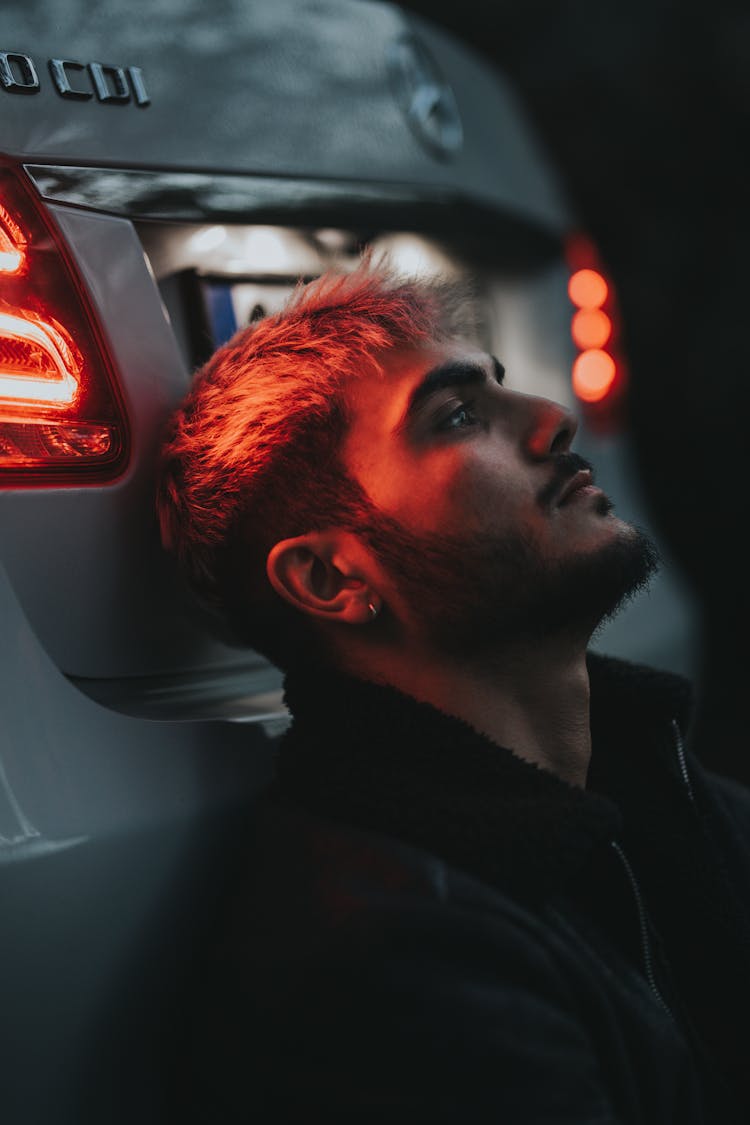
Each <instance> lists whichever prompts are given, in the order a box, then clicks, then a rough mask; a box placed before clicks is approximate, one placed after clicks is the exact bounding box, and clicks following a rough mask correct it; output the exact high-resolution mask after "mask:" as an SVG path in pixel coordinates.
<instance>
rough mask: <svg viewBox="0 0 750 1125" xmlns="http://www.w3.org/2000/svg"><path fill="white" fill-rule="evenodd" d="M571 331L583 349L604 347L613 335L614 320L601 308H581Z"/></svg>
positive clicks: (574, 319)
mask: <svg viewBox="0 0 750 1125" xmlns="http://www.w3.org/2000/svg"><path fill="white" fill-rule="evenodd" d="M570 331H571V335H572V337H573V340H574V342H575V343H576V344H577V345H578V347H579V348H581V350H585V349H586V348H603V347H604V345H605V344H606V343H607V341H608V340H609V338H610V336H611V335H612V321H611V320H610V319H609V317H608V316H607V314H606V313H604V312H602V310H601V309H579V310H578V312H577V313H576V314H575V316H574V317H573V322H572V324H571V326H570Z"/></svg>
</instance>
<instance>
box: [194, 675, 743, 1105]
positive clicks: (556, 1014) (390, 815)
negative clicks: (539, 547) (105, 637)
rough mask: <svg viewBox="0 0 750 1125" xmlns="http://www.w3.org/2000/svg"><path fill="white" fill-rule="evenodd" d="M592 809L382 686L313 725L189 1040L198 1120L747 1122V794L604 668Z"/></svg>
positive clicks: (298, 725) (276, 799) (651, 703)
mask: <svg viewBox="0 0 750 1125" xmlns="http://www.w3.org/2000/svg"><path fill="white" fill-rule="evenodd" d="M589 670H590V676H591V691H592V695H591V698H592V703H591V725H592V739H593V755H592V762H591V768H590V771H589V779H588V783H587V787H586V789H585V790H584V789H579V788H576V787H573V786H570V785H568V784H566V783H565V782H564V781H562V780H561V779H559V778H558V777H557V776H555V775H553V774H552V773H550V772H549V771H547V770H544V769H541V768H538V767H536V766H534V765H531V764H529V763H527V762H525V761H522V760H521V759H520V758H519V757H517V756H516V755H514V754H513V753H512V752H511V751H510V750H508V749H505V748H502V747H500V746H497V745H496V744H494V743H493V742H491V741H490V740H489V739H487V738H485V737H484V736H483V735H481V734H479V733H478V732H476V731H475V730H474V729H473V728H472V727H470V726H469V725H468V724H466V723H464V722H462V721H461V720H459V719H456V718H454V717H452V716H450V715H448V714H445V713H443V712H442V711H440V710H437V709H435V708H433V707H431V706H429V705H427V704H423V703H419V702H417V701H416V700H414V699H412V698H410V697H407V696H404V695H402V694H401V693H399V692H397V691H395V690H393V689H391V688H387V687H383V686H379V685H375V684H372V683H366V682H364V681H361V680H357V679H355V678H353V677H348V676H344V675H340V674H334V673H332V672H331V671H330V670H325V669H318V670H316V671H313V670H306V671H305V673H304V674H302V673H298V674H295V675H291V674H290V675H289V676H288V677H287V681H286V699H287V703H288V705H289V708H290V710H291V712H292V715H293V722H292V724H291V727H290V729H289V730H288V731H287V733H286V734H285V736H284V738H283V739H282V742H281V745H280V749H279V753H278V760H277V771H276V780H275V782H274V784H273V786H272V788H271V790H270V791H269V792H268V793H267V795H266V796H265V798H264V800H263V801H262V803H261V808H260V809H259V811H258V816H257V831H256V835H255V844H254V847H253V849H252V856H250V857H248V870H247V877H246V880H245V881H244V883H243V886H242V889H241V892H240V893H239V895H238V898H237V901H236V903H235V905H234V908H233V911H232V916H231V919H230V920H223V921H222V927H223V937H222V940H221V942H220V943H219V945H218V946H217V948H216V950H215V951H214V955H213V958H212V966H211V968H210V969H209V970H207V974H206V977H205V985H206V998H207V999H206V1004H207V1007H205V1008H201V1009H200V1015H199V1018H197V1019H196V1026H197V1027H198V1028H200V1032H199V1034H198V1037H197V1040H196V1058H197V1059H198V1060H199V1061H200V1070H201V1073H202V1075H203V1076H204V1082H203V1092H202V1094H201V1095H198V1094H196V1095H195V1098H194V1105H195V1106H200V1107H201V1108H200V1109H199V1110H198V1111H197V1114H196V1116H197V1117H198V1118H199V1119H200V1120H205V1121H212V1122H213V1121H219V1120H220V1121H221V1122H222V1123H223V1125H229V1123H230V1122H240V1121H243V1122H258V1123H259V1125H265V1123H268V1125H272V1123H277V1122H278V1123H280V1122H284V1123H285V1125H286V1123H292V1122H294V1123H297V1122H299V1123H300V1125H301V1123H302V1122H308V1121H321V1122H326V1123H327V1125H333V1123H337V1125H338V1123H343V1122H347V1123H351V1125H357V1123H362V1125H402V1123H403V1125H407V1123H409V1125H428V1123H429V1125H438V1123H445V1125H448V1123H450V1125H459V1123H461V1125H472V1123H475V1122H476V1123H479V1122H482V1123H484V1122H487V1123H489V1122H492V1123H493V1125H553V1123H554V1125H614V1123H618V1125H647V1123H648V1125H671V1123H675V1125H678V1123H679V1125H736V1123H742V1122H750V1094H749V1093H748V1082H747V1080H746V1074H747V1071H748V1069H750V792H748V791H747V790H745V789H744V788H742V787H740V786H738V785H736V784H735V783H733V782H731V781H729V780H727V779H724V778H720V777H717V776H714V775H712V774H710V773H708V772H707V771H705V770H704V769H703V768H702V767H701V766H700V764H699V763H698V762H697V761H696V760H695V759H694V758H693V757H692V756H691V755H690V754H689V753H687V752H686V751H685V750H684V747H683V741H684V738H685V732H686V730H687V729H688V728H689V721H690V693H689V689H688V685H687V684H686V683H685V681H683V680H682V679H681V678H679V677H676V676H674V675H671V674H669V673H663V672H655V671H653V670H650V669H647V668H644V667H641V666H638V665H634V664H630V663H625V662H623V661H620V660H615V659H612V658H607V657H603V656H597V655H591V656H590V657H589Z"/></svg>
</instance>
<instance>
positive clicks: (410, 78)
mask: <svg viewBox="0 0 750 1125" xmlns="http://www.w3.org/2000/svg"><path fill="white" fill-rule="evenodd" d="M387 62H388V69H389V71H390V75H391V80H392V82H393V87H394V92H395V94H396V98H397V100H398V103H399V105H400V106H401V109H402V111H403V114H404V116H405V118H406V120H407V122H408V124H409V128H410V129H411V131H412V132H413V133H414V135H415V137H416V138H417V139H418V140H419V141H420V142H421V143H422V144H423V145H424V146H425V148H426V149H427V150H428V151H429V152H430V153H432V155H433V156H437V157H440V158H442V159H444V160H445V159H448V158H450V157H452V156H454V155H455V154H456V153H457V152H458V151H459V150H460V148H461V146H462V144H463V139H464V133H463V127H462V125H461V116H460V114H459V112H458V105H457V103H456V98H455V95H454V93H453V90H452V89H451V88H450V86H449V85H448V83H447V81H446V80H445V79H444V78H443V76H442V74H441V73H440V70H439V69H438V66H437V63H436V62H435V60H434V59H433V57H432V55H431V54H430V53H429V51H428V50H427V48H426V47H425V45H424V44H423V43H421V42H420V41H419V40H418V39H416V38H415V37H414V36H413V35H406V36H403V37H401V38H399V39H397V40H396V41H395V42H394V43H391V45H390V47H389V48H388V54H387Z"/></svg>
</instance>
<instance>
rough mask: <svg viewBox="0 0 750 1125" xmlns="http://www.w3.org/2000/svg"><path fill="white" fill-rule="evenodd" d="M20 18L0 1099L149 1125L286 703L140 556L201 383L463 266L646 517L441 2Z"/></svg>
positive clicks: (627, 641)
mask: <svg viewBox="0 0 750 1125" xmlns="http://www.w3.org/2000/svg"><path fill="white" fill-rule="evenodd" d="M3 17H4V18H3V21H2V37H3V38H2V42H0V103H2V114H1V115H0V154H1V155H0V506H1V510H2V522H1V523H0V528H1V529H2V530H1V533H0V534H1V536H2V538H1V554H0V620H1V621H2V636H3V644H2V647H1V648H0V660H1V661H2V677H1V679H0V682H1V683H2V725H1V727H0V901H2V914H3V925H2V929H1V933H2V937H0V966H1V972H2V981H1V985H2V1005H3V1019H2V1037H3V1042H2V1047H1V1050H0V1057H1V1058H2V1060H3V1070H4V1078H3V1082H2V1085H0V1112H2V1116H3V1120H4V1121H5V1122H8V1125H15V1123H16V1122H21V1121H23V1122H24V1123H25V1125H31V1123H36V1122H46V1123H54V1125H58V1123H61V1122H68V1121H70V1122H76V1123H78V1125H80V1123H81V1122H88V1121H89V1120H91V1121H94V1120H96V1121H97V1122H102V1121H104V1122H107V1125H114V1123H118V1122H120V1121H125V1120H128V1121H130V1120H132V1119H133V1115H134V1114H135V1115H137V1117H136V1119H137V1120H138V1121H139V1122H140V1123H142V1125H144V1123H148V1122H151V1121H154V1122H156V1121H163V1120H165V1119H167V1118H165V1116H164V1109H163V1103H162V1100H161V1094H160V1081H161V1073H162V1069H163V1065H164V1060H165V1057H166V1055H167V1054H168V1050H169V1034H170V1022H169V1021H170V1018H172V1017H171V1015H170V1013H171V1012H172V1011H173V1009H172V1002H173V1001H174V1000H175V998H176V997H182V998H184V995H185V992H186V991H187V992H188V993H189V982H190V973H191V971H195V965H196V964H197V963H198V962H197V959H198V958H199V953H200V946H201V941H202V939H203V937H204V936H205V935H207V934H208V933H209V932H210V930H211V927H212V926H213V925H215V924H219V922H218V921H216V919H219V918H220V913H219V911H220V904H221V901H222V894H223V893H224V892H225V890H226V888H227V887H228V886H229V885H230V883H231V877H232V857H233V855H234V854H236V852H237V850H238V849H240V848H241V846H242V840H243V836H244V832H245V831H246V828H247V825H248V822H249V819H250V818H249V810H250V808H251V804H252V798H253V795H254V794H255V793H257V791H258V789H259V788H260V787H261V786H262V785H263V784H264V782H265V781H266V779H267V778H268V776H269V773H270V769H271V762H272V754H273V747H274V740H275V738H276V737H277V735H278V733H279V731H280V730H282V729H283V727H284V724H285V722H286V713H285V710H284V707H283V703H282V698H281V678H280V675H279V673H278V672H277V670H276V669H275V668H273V667H271V666H270V665H269V664H268V663H267V662H266V661H264V660H263V659H262V658H260V657H259V656H258V655H257V654H256V653H254V652H252V651H247V650H239V649H237V648H235V647H232V646H231V645H228V644H225V643H224V642H223V641H222V639H221V638H220V636H218V635H217V634H216V632H215V631H214V630H213V628H212V627H211V625H210V622H209V621H208V619H207V618H206V617H205V615H204V614H203V613H202V611H201V610H200V609H199V608H198V607H197V606H196V605H195V604H194V603H193V602H192V600H191V598H190V597H189V595H188V593H187V592H186V591H185V589H184V587H183V585H182V582H181V579H180V578H179V576H178V575H177V574H176V573H175V571H174V568H173V564H172V562H171V560H169V559H167V558H166V557H165V556H164V555H163V553H162V551H161V548H160V545H159V539H158V533H157V527H156V520H155V515H154V510H153V495H152V489H153V468H154V458H155V454H156V450H157V448H158V443H159V437H160V434H161V430H162V427H163V424H164V421H165V419H166V417H167V416H168V414H169V413H170V411H171V410H172V408H173V407H174V406H175V405H176V404H177V403H178V402H179V401H180V399H181V398H182V396H183V395H184V393H185V392H186V390H187V388H188V386H189V384H190V379H191V377H192V374H193V372H194V371H195V370H196V368H197V367H198V366H199V365H200V364H201V363H202V362H203V361H204V360H205V359H206V358H207V356H208V355H209V354H210V353H211V352H212V351H213V350H214V348H216V347H217V346H218V345H219V344H220V343H222V342H223V341H224V340H225V339H227V338H228V337H229V336H230V335H231V334H232V333H233V332H234V331H235V330H236V329H237V328H238V327H240V326H242V325H243V324H245V323H247V322H248V321H251V320H253V319H254V318H256V317H258V316H261V315H263V314H264V313H266V312H270V311H272V310H274V309H275V308H277V307H278V306H279V305H280V304H281V302H282V301H283V300H284V299H285V297H286V296H287V295H288V293H289V292H290V291H291V289H292V287H293V286H294V285H295V284H296V282H297V281H298V279H300V278H305V279H309V278H312V277H314V276H316V275H317V274H319V273H320V272H322V271H323V270H324V269H327V268H328V267H330V266H336V267H339V268H343V269H348V268H351V267H353V266H354V264H355V263H356V261H357V259H358V255H359V253H360V252H361V250H362V249H363V248H364V247H366V246H371V247H373V248H374V249H375V250H376V251H377V252H380V251H387V252H388V253H389V254H390V255H391V257H392V258H393V260H394V261H395V262H396V263H397V265H398V266H399V267H400V268H401V269H403V270H404V271H405V272H415V271H424V272H441V273H448V274H455V275H464V274H466V275H468V276H470V277H471V278H472V279H474V280H475V282H476V287H477V295H478V307H479V311H480V323H479V328H478V339H477V343H478V344H480V346H482V347H484V348H486V349H487V350H490V351H492V352H494V353H495V354H497V355H498V356H499V357H500V358H501V359H502V362H503V363H504V365H505V366H506V369H507V371H508V379H509V383H510V385H512V386H517V387H518V388H519V389H523V390H526V391H529V392H532V393H537V394H542V395H545V396H547V397H550V398H554V399H556V400H559V401H564V402H567V403H568V405H570V406H572V407H574V408H575V409H576V410H577V412H578V413H579V415H580V418H581V429H580V433H579V440H578V441H577V447H578V448H579V450H580V451H581V452H582V453H583V454H584V455H586V456H590V457H591V458H592V459H593V460H594V462H595V465H596V466H597V469H598V479H599V482H600V483H601V484H602V486H603V487H604V488H605V490H607V491H608V492H610V493H611V495H612V496H613V498H614V499H615V502H616V505H617V508H618V511H619V512H620V514H622V515H623V516H625V517H626V518H631V519H635V520H636V522H640V523H643V522H644V521H643V519H642V517H641V515H640V508H639V497H638V494H637V490H636V489H635V487H634V485H633V484H632V480H633V479H634V478H633V475H632V474H631V473H630V472H629V468H628V451H627V441H626V437H625V435H624V433H623V431H622V430H621V429H618V426H619V423H618V418H619V405H620V404H621V401H622V396H623V394H626V376H625V374H624V369H622V368H621V367H618V364H619V363H620V359H619V357H618V356H617V354H616V351H615V350H614V348H615V346H616V342H617V340H616V334H615V335H612V333H611V332H610V334H609V335H607V333H606V325H605V324H604V323H603V321H602V317H604V318H605V319H607V317H609V319H610V322H611V325H613V326H614V327H616V311H615V310H614V306H613V297H612V294H611V293H608V292H605V291H603V290H602V288H601V285H602V284H605V283H606V279H604V281H602V280H601V278H600V284H599V289H598V290H597V288H596V286H597V284H598V283H597V281H596V276H594V275H597V276H598V273H597V271H598V263H597V262H596V259H595V255H594V251H593V250H592V248H591V247H590V246H588V244H587V243H586V242H585V240H582V239H581V238H580V237H578V238H577V239H573V238H572V236H573V235H574V234H575V233H576V229H575V228H576V224H575V220H574V217H573V216H571V215H570V214H569V213H568V210H567V208H566V206H565V203H564V201H563V199H562V198H561V195H560V192H559V189H558V187H557V183H556V178H555V176H554V174H553V171H552V169H551V168H550V166H549V164H548V162H547V161H546V160H545V157H544V154H543V153H542V152H541V151H540V149H539V147H538V145H537V144H536V142H535V139H534V137H533V135H532V134H531V132H530V130H529V129H528V127H527V124H526V121H525V118H524V114H523V111H522V107H521V106H520V105H519V104H518V101H517V99H516V98H515V97H514V95H513V93H512V91H511V89H510V88H509V86H508V85H507V83H506V82H505V81H504V80H503V77H502V75H500V74H498V73H495V72H494V71H493V70H492V69H491V68H490V67H489V65H488V64H487V63H486V62H482V61H481V60H480V59H479V58H478V57H476V56H475V55H474V54H472V53H471V52H470V51H469V50H468V49H466V48H465V47H463V46H461V45H459V43H458V42H456V41H454V40H453V39H451V38H450V37H448V36H447V35H446V34H445V33H443V32H441V31H439V30H438V29H437V28H435V27H433V26H431V25H430V24H429V23H427V22H424V21H423V20H421V19H418V18H417V17H414V16H412V15H408V14H407V13H406V12H404V11H402V10H400V9H399V8H398V7H396V6H394V5H390V4H382V3H370V2H359V3H357V4H352V3H350V2H347V0H322V2H318V3H315V4H305V3H290V2H286V0H273V2H268V0H255V2H252V0H227V2H225V3H223V4H222V5H220V6H219V7H218V8H214V7H209V6H206V5H201V4H199V3H198V2H197V0H196V2H178V0H162V2H160V3H157V4H154V5H149V6H146V5H138V4H132V3H131V4H127V5H125V4H121V3H120V4H118V3H114V2H105V3H102V4H100V5H97V6H96V7H95V8H94V9H92V8H90V6H88V5H86V4H84V3H83V2H82V0H67V2H63V0H56V2H52V0H50V2H49V3H47V4H45V3H40V4H29V3H28V2H25V3H20V2H16V0H8V2H7V3H6V4H5V6H4V9H3ZM144 21H147V23H148V33H147V34H145V33H144ZM582 271H583V272H584V273H585V271H588V274H587V276H582ZM599 273H600V271H599ZM574 275H575V276H577V278H578V280H577V282H576V284H573V281H572V280H571V278H572V277H573V276H574ZM586 282H587V283H588V284H589V288H588V289H587V288H586V284H584V283H586ZM576 285H577V288H576ZM569 286H572V288H570V292H569ZM591 286H593V289H592V288H591ZM576 294H577V296H576ZM581 312H583V313H585V314H587V315H584V316H581V315H580V314H581ZM592 313H593V314H594V315H588V314H592ZM574 314H576V315H577V318H578V319H577V329H575V331H576V332H577V335H576V337H575V339H576V340H577V341H578V343H577V344H576V343H575V342H574V338H573V337H572V336H571V318H572V316H573V315H574ZM597 325H598V331H599V334H598V335H597ZM587 333H588V334H587ZM608 349H609V353H611V354H610V361H609V363H608V362H607V360H606V358H605V359H601V356H602V355H605V357H606V354H607V351H608ZM578 351H580V352H581V353H591V352H592V351H595V352H597V353H598V356H599V358H598V359H596V357H595V359H596V362H592V360H591V356H590V354H589V358H588V359H585V360H584V361H583V363H581V362H580V361H579V360H578ZM575 363H577V364H578V366H577V368H576V370H577V376H576V384H575V385H576V388H577V392H576V390H574V385H573V382H572V379H571V373H572V370H573V367H574V364H575ZM597 363H598V364H599V368H598V369H597ZM602 365H603V366H602ZM597 370H599V373H600V374H601V373H602V371H603V373H604V381H603V382H602V381H601V380H600V381H599V382H597V378H596V375H597ZM607 373H609V374H607ZM608 378H609V380H610V382H607V379H608ZM587 379H588V381H586V380H587ZM592 386H593V387H594V391H592V390H591V388H592ZM602 387H603V388H604V390H603V391H602ZM597 388H598V389H597ZM577 394H578V395H579V396H581V395H583V397H577ZM592 395H593V397H592ZM586 396H588V398H586ZM690 620H691V619H690V608H689V605H687V604H686V602H685V600H684V595H683V593H682V591H680V590H679V589H678V588H677V587H675V586H674V584H673V583H672V581H671V580H669V579H668V578H667V577H666V576H664V577H662V578H660V579H658V580H657V582H656V584H655V586H654V588H653V592H652V593H651V594H650V595H645V596H644V597H642V598H641V599H640V600H637V601H636V602H634V603H633V604H632V605H631V606H630V608H629V609H628V610H627V611H626V612H625V613H624V614H623V615H622V616H621V617H620V618H619V619H618V620H617V621H616V622H615V623H614V624H613V625H612V626H609V627H607V628H605V629H604V630H603V631H602V633H601V634H600V635H599V636H598V638H597V640H596V645H597V647H600V648H602V649H604V650H606V651H610V652H614V653H615V654H617V655H624V656H631V657H632V658H634V659H639V660H641V659H642V660H651V661H652V662H654V663H656V664H659V665H661V666H663V667H672V668H675V669H676V670H680V671H683V670H688V671H689V670H690V667H689V665H690V653H689V642H690ZM186 1081H189V1076H186Z"/></svg>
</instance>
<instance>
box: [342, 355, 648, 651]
mask: <svg viewBox="0 0 750 1125" xmlns="http://www.w3.org/2000/svg"><path fill="white" fill-rule="evenodd" d="M349 404H350V408H351V414H352V424H351V427H350V430H349V432H348V435H347V439H346V441H345V444H344V449H343V461H344V464H345V466H346V468H347V469H348V471H349V473H350V474H351V476H352V477H353V478H354V479H355V480H356V481H357V482H358V483H359V484H360V485H361V486H362V487H363V488H364V490H365V491H366V493H367V494H368V496H369V498H370V500H371V501H372V503H373V505H374V508H375V509H377V516H376V517H375V518H374V520H373V523H372V525H371V526H370V527H368V528H363V529H362V533H363V538H364V539H365V540H366V541H367V542H368V543H369V545H370V546H371V548H372V549H373V552H374V554H375V555H376V557H377V558H378V561H379V562H380V563H381V565H382V566H383V568H384V570H385V571H386V573H387V574H388V575H389V576H390V578H391V579H392V580H393V582H394V585H395V589H396V590H397V592H398V595H399V596H400V597H401V599H402V600H403V604H404V605H405V606H406V607H407V611H408V614H409V616H410V618H411V620H412V622H413V624H415V625H416V627H417V628H418V629H419V630H420V632H421V634H422V635H423V636H424V637H425V638H426V639H427V640H428V641H429V642H430V643H432V644H434V645H437V646H439V647H440V648H442V649H445V650H447V651H451V652H454V653H455V654H457V655H464V656H465V655H469V654H470V653H472V652H476V653H479V651H480V650H488V649H491V648H493V647H497V644H498V642H499V641H500V642H502V641H506V642H507V641H512V640H516V639H528V638H538V637H540V636H549V635H550V634H552V633H558V632H560V631H561V630H568V631H571V630H572V631H573V632H574V633H584V632H587V634H588V635H590V633H591V632H592V631H593V629H594V628H595V627H596V625H598V624H599V622H600V621H601V620H602V618H603V617H605V616H606V615H608V614H610V613H612V612H613V611H614V609H615V608H616V606H617V605H618V604H620V603H621V601H622V600H623V598H625V597H627V595H628V594H630V593H632V592H633V591H634V590H635V589H637V588H639V587H640V586H641V585H642V584H643V583H644V581H645V579H646V578H647V577H648V575H649V574H650V573H651V572H652V570H653V569H654V568H655V565H656V559H655V552H654V551H653V548H652V547H651V545H650V544H649V543H648V541H647V540H646V539H645V538H644V537H643V536H642V535H641V533H640V532H638V531H636V530H635V529H634V528H633V527H632V526H630V525H629V524H626V523H624V522H623V521H622V520H620V519H618V518H617V517H615V516H614V515H613V513H612V505H611V503H610V501H609V500H608V499H607V497H606V496H605V495H604V494H603V493H602V492H601V491H600V490H599V489H598V488H596V487H595V486H594V485H593V483H592V478H591V474H590V471H589V468H588V467H586V462H584V461H583V460H582V459H581V458H578V457H577V455H576V454H572V453H571V452H570V443H571V440H572V437H573V434H574V433H575V430H576V422H575V420H574V418H573V417H572V415H570V414H569V413H568V412H567V411H566V410H565V409H564V408H563V407H561V406H558V405H557V404H555V403H552V402H549V401H547V400H545V399H539V398H536V397H533V396H529V395H525V394H521V393H519V392H517V391H514V390H511V389H510V388H509V387H507V386H506V385H504V382H503V371H502V368H501V367H500V365H499V363H498V362H497V361H496V360H494V359H493V358H492V357H490V356H488V355H486V354H485V353H483V352H480V351H477V350H474V349H473V348H470V347H468V346H466V345H462V344H461V345H459V344H455V345H450V346H440V347H432V348H428V349H419V350H416V349H414V350H404V351H401V352H398V353H392V354H391V355H390V356H389V358H388V361H387V371H386V377H385V378H384V379H382V380H380V379H379V380H370V381H364V380H362V381H358V382H356V383H354V384H353V386H352V389H351V394H350V398H349Z"/></svg>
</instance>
